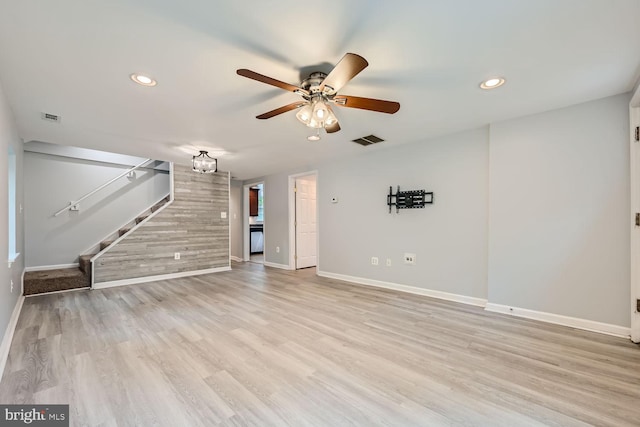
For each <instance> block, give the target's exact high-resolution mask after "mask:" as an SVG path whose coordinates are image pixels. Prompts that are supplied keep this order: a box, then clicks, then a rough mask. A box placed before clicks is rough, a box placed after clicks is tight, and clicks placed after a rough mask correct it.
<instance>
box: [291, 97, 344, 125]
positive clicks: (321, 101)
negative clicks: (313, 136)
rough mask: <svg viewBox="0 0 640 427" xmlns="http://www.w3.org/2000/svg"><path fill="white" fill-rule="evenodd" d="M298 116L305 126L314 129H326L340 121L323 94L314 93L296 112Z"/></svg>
mask: <svg viewBox="0 0 640 427" xmlns="http://www.w3.org/2000/svg"><path fill="white" fill-rule="evenodd" d="M296 118H297V119H298V120H299V121H300V122H302V123H303V124H304V125H305V126H308V127H310V128H313V129H324V128H325V127H326V126H332V125H333V124H335V123H336V122H337V121H338V119H337V118H336V115H335V114H333V110H332V109H331V107H330V106H329V103H328V102H327V99H326V98H325V97H324V96H322V95H321V94H318V95H314V96H313V98H312V99H311V100H310V101H309V102H308V103H306V104H305V105H304V106H303V107H302V108H300V109H299V110H298V112H297V113H296Z"/></svg>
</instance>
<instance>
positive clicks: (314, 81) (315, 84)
mask: <svg viewBox="0 0 640 427" xmlns="http://www.w3.org/2000/svg"><path fill="white" fill-rule="evenodd" d="M326 77H327V74H325V73H323V72H320V71H316V72H313V73H311V74H310V75H309V77H307V78H306V79H304V80H303V81H302V83H301V84H300V87H301V88H302V89H304V90H306V91H308V92H309V93H317V92H320V85H321V84H322V82H323V81H324V79H325V78H326Z"/></svg>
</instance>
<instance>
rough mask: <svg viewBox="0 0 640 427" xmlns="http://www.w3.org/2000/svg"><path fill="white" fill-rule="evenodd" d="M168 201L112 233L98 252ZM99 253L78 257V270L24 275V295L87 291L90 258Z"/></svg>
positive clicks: (155, 206)
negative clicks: (75, 290)
mask: <svg viewBox="0 0 640 427" xmlns="http://www.w3.org/2000/svg"><path fill="white" fill-rule="evenodd" d="M169 200H170V196H167V197H165V198H164V199H162V200H160V201H159V202H158V203H156V204H155V205H153V206H152V207H151V208H149V209H148V210H147V211H145V212H144V213H143V214H141V215H140V216H138V217H136V218H135V219H134V220H132V221H130V222H129V223H128V224H126V225H125V226H124V227H122V228H120V229H119V230H118V231H117V232H114V233H113V235H112V236H110V237H109V238H107V239H105V240H103V241H102V242H100V245H99V248H100V249H99V252H101V251H103V250H106V249H107V248H109V247H110V246H111V245H113V244H117V243H116V240H117V239H119V238H120V237H123V236H125V235H126V234H127V233H129V232H131V230H132V229H133V228H134V227H135V226H136V225H138V224H140V223H141V222H142V221H144V220H146V219H147V218H149V216H150V215H151V214H152V213H154V212H156V211H157V210H158V209H160V208H161V207H163V206H164V205H166V204H167V203H168V202H169ZM99 252H96V253H93V254H86V255H80V256H79V257H78V264H79V267H78V268H62V269H57V270H43V271H30V272H27V273H25V275H24V294H25V295H36V294H44V293H48V292H58V291H67V290H71V289H88V288H89V287H90V286H91V258H93V257H94V256H95V255H96V254H97V253H99Z"/></svg>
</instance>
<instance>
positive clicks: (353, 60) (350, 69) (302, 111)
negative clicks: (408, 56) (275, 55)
mask: <svg viewBox="0 0 640 427" xmlns="http://www.w3.org/2000/svg"><path fill="white" fill-rule="evenodd" d="M368 65H369V63H368V62H367V60H366V59H364V58H363V57H361V56H360V55H356V54H355V53H347V54H345V55H344V56H343V57H342V59H341V60H340V62H338V64H336V66H335V67H334V68H333V70H331V72H329V74H325V73H322V72H319V71H316V72H313V73H311V75H310V76H309V77H308V78H306V79H305V80H304V81H302V83H301V84H300V86H295V85H292V84H289V83H285V82H282V81H280V80H276V79H273V78H271V77H267V76H265V75H262V74H259V73H256V72H255V71H251V70H247V69H245V68H242V69H240V70H237V71H236V73H238V75H240V76H243V77H247V78H249V79H253V80H257V81H259V82H262V83H266V84H268V85H272V86H275V87H279V88H280V89H284V90H286V91H290V92H293V93H295V94H297V95H300V96H302V100H300V101H297V102H292V103H291V104H288V105H285V106H282V107H280V108H276V109H275V110H271V111H268V112H266V113H264V114H260V115H259V116H256V118H257V119H270V118H271V117H275V116H277V115H279V114H282V113H286V112H287V111H291V110H296V109H297V110H298V112H297V113H296V117H297V119H298V120H300V121H301V122H302V123H304V124H305V125H307V126H308V127H311V128H315V129H318V130H319V129H322V128H324V129H325V130H326V131H327V133H333V132H337V131H339V130H340V125H339V124H338V119H337V118H336V116H335V114H334V113H333V110H332V109H331V106H330V105H329V104H334V105H338V106H341V107H348V108H359V109H361V110H370V111H378V112H381V113H387V114H394V113H395V112H397V111H398V110H399V109H400V104H399V103H397V102H394V101H384V100H381V99H373V98H361V97H358V96H350V95H338V93H337V92H338V91H339V90H340V89H342V87H343V86H344V85H345V84H347V83H348V82H349V81H350V80H351V79H352V78H354V77H355V76H356V75H358V73H360V71H362V70H364V69H365V68H366V67H367V66H368Z"/></svg>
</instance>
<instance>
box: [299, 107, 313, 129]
mask: <svg viewBox="0 0 640 427" xmlns="http://www.w3.org/2000/svg"><path fill="white" fill-rule="evenodd" d="M312 114H313V109H312V108H311V105H310V104H309V103H307V104H306V105H305V106H304V107H302V108H300V109H299V110H298V112H297V113H296V118H297V119H298V120H300V121H301V122H302V123H304V124H305V125H307V126H309V120H311V115H312Z"/></svg>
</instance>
